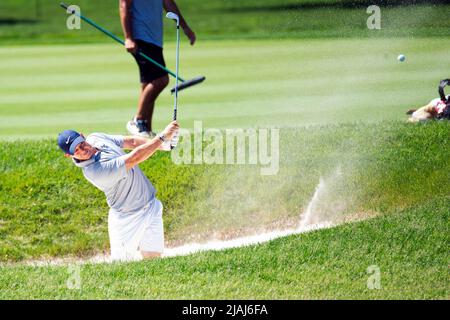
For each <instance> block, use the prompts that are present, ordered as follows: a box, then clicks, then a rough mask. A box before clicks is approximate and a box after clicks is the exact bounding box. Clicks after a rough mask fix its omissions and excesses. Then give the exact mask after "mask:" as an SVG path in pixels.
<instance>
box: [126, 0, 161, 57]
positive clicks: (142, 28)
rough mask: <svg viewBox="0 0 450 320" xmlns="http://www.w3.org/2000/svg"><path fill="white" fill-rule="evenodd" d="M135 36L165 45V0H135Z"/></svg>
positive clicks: (132, 5) (133, 6) (133, 17)
mask: <svg viewBox="0 0 450 320" xmlns="http://www.w3.org/2000/svg"><path fill="white" fill-rule="evenodd" d="M131 27H132V32H133V38H134V39H136V40H142V41H145V42H150V43H153V44H155V45H157V46H158V47H161V48H162V46H163V0H133V1H132V4H131Z"/></svg>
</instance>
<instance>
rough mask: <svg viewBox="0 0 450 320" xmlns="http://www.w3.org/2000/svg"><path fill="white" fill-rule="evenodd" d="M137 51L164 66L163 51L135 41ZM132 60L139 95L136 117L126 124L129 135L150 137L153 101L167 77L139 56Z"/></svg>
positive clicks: (154, 46) (152, 45)
mask: <svg viewBox="0 0 450 320" xmlns="http://www.w3.org/2000/svg"><path fill="white" fill-rule="evenodd" d="M136 43H137V47H138V50H139V51H140V52H142V53H144V54H145V55H146V56H148V57H150V58H151V59H153V60H154V61H156V62H158V63H159V64H161V65H163V66H165V65H166V63H165V61H164V56H163V49H162V48H161V47H159V46H157V45H154V44H152V43H148V42H144V41H141V40H136ZM134 58H135V59H136V63H137V64H138V66H139V73H140V81H141V93H140V96H139V101H138V108H137V112H136V116H135V117H134V118H133V120H131V121H129V122H128V124H127V129H128V131H129V132H130V133H131V134H137V135H142V136H145V137H151V136H152V135H153V134H152V132H151V130H152V117H153V110H154V107H155V101H156V99H157V98H158V96H159V94H160V93H161V91H163V90H164V88H165V87H166V86H167V85H168V84H169V77H168V74H167V72H166V71H165V70H163V69H161V68H160V67H158V66H156V65H155V64H154V63H152V62H150V61H148V60H147V59H145V58H144V57H142V56H141V55H139V54H135V55H134Z"/></svg>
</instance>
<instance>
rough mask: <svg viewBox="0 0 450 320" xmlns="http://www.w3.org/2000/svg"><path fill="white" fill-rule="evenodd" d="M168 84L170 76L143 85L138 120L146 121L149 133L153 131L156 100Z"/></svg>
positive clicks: (137, 114)
mask: <svg viewBox="0 0 450 320" xmlns="http://www.w3.org/2000/svg"><path fill="white" fill-rule="evenodd" d="M168 84H169V76H167V75H165V76H162V77H160V78H158V79H155V80H153V81H151V82H147V83H142V84H141V95H140V97H139V102H138V109H137V113H136V119H137V120H146V121H147V123H148V130H149V131H152V118H153V110H154V108H155V100H156V98H158V96H159V94H160V93H161V92H162V91H163V90H164V88H165V87H167V85H168Z"/></svg>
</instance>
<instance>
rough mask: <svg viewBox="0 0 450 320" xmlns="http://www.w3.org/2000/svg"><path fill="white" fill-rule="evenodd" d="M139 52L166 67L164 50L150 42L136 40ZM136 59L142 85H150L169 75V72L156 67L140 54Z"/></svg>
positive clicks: (135, 56)
mask: <svg viewBox="0 0 450 320" xmlns="http://www.w3.org/2000/svg"><path fill="white" fill-rule="evenodd" d="M136 44H137V47H138V50H139V51H141V52H142V53H144V54H145V55H147V56H149V57H150V58H152V59H153V60H155V61H156V62H158V63H159V64H161V65H163V66H164V67H165V66H166V62H165V61H164V56H163V49H162V48H161V47H158V46H157V45H154V44H152V43H149V42H145V41H142V40H136ZM134 58H135V59H136V62H137V64H138V66H139V73H140V75H141V83H149V82H152V81H153V80H155V79H158V78H161V77H163V76H165V75H167V72H166V71H164V70H163V69H161V68H160V67H158V66H157V65H155V64H154V63H152V62H150V61H148V60H147V59H145V58H144V57H142V56H141V55H140V54H135V55H134Z"/></svg>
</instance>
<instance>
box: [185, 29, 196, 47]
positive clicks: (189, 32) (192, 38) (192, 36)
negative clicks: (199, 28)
mask: <svg viewBox="0 0 450 320" xmlns="http://www.w3.org/2000/svg"><path fill="white" fill-rule="evenodd" d="M183 31H184V34H185V35H186V36H187V37H188V38H189V41H190V42H191V46H193V45H194V43H195V40H197V37H196V36H195V33H194V31H192V30H191V28H189V27H186V28H183Z"/></svg>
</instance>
